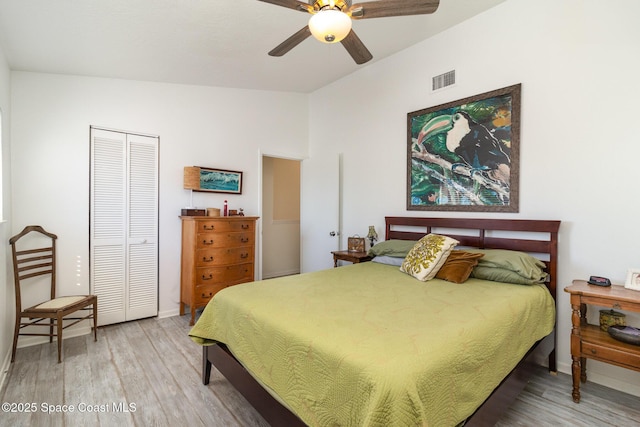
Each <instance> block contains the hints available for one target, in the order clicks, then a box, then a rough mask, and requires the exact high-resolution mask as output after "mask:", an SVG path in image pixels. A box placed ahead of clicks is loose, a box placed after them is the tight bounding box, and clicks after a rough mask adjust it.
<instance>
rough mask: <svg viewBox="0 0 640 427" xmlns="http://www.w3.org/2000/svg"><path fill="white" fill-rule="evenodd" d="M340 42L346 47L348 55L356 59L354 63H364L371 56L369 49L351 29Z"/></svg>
mask: <svg viewBox="0 0 640 427" xmlns="http://www.w3.org/2000/svg"><path fill="white" fill-rule="evenodd" d="M340 43H342V46H344V48H345V49H347V52H349V55H351V57H352V58H353V60H354V61H356V64H364V63H365V62H368V61H370V60H371V58H373V55H371V52H369V49H367V47H366V46H365V45H364V43H362V41H361V40H360V38H359V37H358V36H357V35H356V33H355V32H354V31H353V30H351V32H350V33H349V34H348V35H347V37H345V38H344V39H343V40H342V41H341V42H340Z"/></svg>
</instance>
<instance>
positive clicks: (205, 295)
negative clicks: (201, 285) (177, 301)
mask: <svg viewBox="0 0 640 427" xmlns="http://www.w3.org/2000/svg"><path fill="white" fill-rule="evenodd" d="M212 296H213V292H209V295H207V294H205V293H204V292H203V293H202V298H211V297H212Z"/></svg>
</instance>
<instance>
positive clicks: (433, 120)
mask: <svg viewBox="0 0 640 427" xmlns="http://www.w3.org/2000/svg"><path fill="white" fill-rule="evenodd" d="M519 103H520V85H515V86H511V87H508V88H504V89H499V90H497V91H493V92H489V93H486V94H482V95H478V96H476V97H472V98H467V99H463V100H459V101H455V102H452V103H449V104H444V105H440V106H437V107H433V108H429V109H425V110H420V111H416V112H413V113H409V114H408V127H409V129H408V132H407V133H408V137H409V141H408V171H409V172H408V179H407V182H408V188H407V208H408V209H414V210H415V209H418V210H432V209H436V210H437V209H440V210H495V211H504V212H517V195H518V192H517V185H518V182H517V181H518V179H517V169H518V165H517V160H518V145H519V144H518V143H519V111H520V108H519V107H520V105H519ZM514 172H515V173H514Z"/></svg>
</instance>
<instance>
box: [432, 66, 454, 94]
mask: <svg viewBox="0 0 640 427" xmlns="http://www.w3.org/2000/svg"><path fill="white" fill-rule="evenodd" d="M454 84H456V70H451V71H448V72H446V73H443V74H440V75H439V76H435V77H434V78H433V79H432V84H431V90H432V91H435V90H438V89H443V88H445V87H447V86H452V85H454Z"/></svg>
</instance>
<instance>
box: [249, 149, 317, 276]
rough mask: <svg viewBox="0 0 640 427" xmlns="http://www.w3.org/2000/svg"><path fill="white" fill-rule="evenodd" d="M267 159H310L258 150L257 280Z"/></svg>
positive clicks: (259, 264) (259, 269) (260, 253)
mask: <svg viewBox="0 0 640 427" xmlns="http://www.w3.org/2000/svg"><path fill="white" fill-rule="evenodd" d="M265 157H273V158H276V159H284V160H293V161H296V162H300V163H302V162H303V161H304V160H306V159H308V158H309V157H308V156H287V155H283V154H281V153H270V152H268V151H262V150H258V181H259V182H258V188H259V189H260V190H259V191H258V216H259V217H260V218H259V219H258V221H257V225H256V228H257V232H258V238H257V242H256V249H257V251H258V253H257V254H256V280H262V220H263V218H264V213H263V211H262V206H263V200H264V198H263V197H264V196H263V194H262V188H263V187H262V186H263V183H264V171H263V167H262V165H263V163H262V162H263V161H264V158H265ZM300 193H301V195H302V185H301V186H300Z"/></svg>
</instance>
